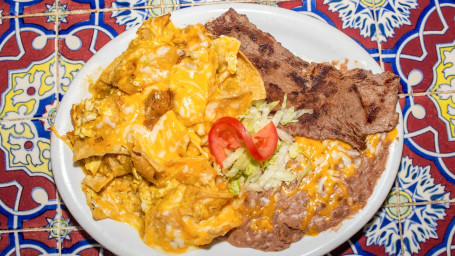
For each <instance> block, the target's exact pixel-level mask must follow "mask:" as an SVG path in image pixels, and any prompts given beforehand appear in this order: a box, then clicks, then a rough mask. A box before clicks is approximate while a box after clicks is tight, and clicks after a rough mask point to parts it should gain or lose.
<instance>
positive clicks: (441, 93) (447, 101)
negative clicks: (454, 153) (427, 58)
mask: <svg viewBox="0 0 455 256" xmlns="http://www.w3.org/2000/svg"><path fill="white" fill-rule="evenodd" d="M438 55H439V62H438V64H436V65H435V67H434V74H435V81H434V82H433V86H432V87H431V89H430V91H432V92H438V94H433V95H431V96H430V97H432V98H433V99H434V101H436V103H437V104H436V106H437V107H438V112H439V117H440V118H441V119H442V120H443V121H444V122H445V123H446V125H447V132H448V136H449V137H451V138H452V139H455V95H454V94H453V90H455V71H454V70H455V45H454V44H452V45H448V46H447V45H446V46H444V47H440V48H439V53H438ZM445 91H452V93H447V92H445Z"/></svg>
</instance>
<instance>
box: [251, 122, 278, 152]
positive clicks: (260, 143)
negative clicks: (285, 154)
mask: <svg viewBox="0 0 455 256" xmlns="http://www.w3.org/2000/svg"><path fill="white" fill-rule="evenodd" d="M253 142H254V144H255V145H256V147H257V150H258V151H259V153H260V154H261V156H267V158H266V159H264V160H259V159H258V158H257V157H255V156H253V157H254V158H255V159H256V160H258V161H265V160H267V159H269V158H270V157H271V156H272V155H273V153H274V152H275V150H276V147H277V146H278V133H277V131H276V127H275V125H274V124H273V122H270V123H269V124H268V125H266V126H264V128H262V129H261V130H259V131H258V132H257V133H256V134H255V135H253ZM250 153H251V152H250ZM251 155H253V154H251Z"/></svg>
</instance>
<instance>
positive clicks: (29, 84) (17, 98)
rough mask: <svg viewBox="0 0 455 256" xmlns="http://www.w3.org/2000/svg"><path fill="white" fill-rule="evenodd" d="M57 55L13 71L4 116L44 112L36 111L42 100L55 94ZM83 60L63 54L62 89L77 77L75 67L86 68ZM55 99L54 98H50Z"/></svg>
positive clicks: (0, 114) (18, 116)
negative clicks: (70, 58) (77, 60)
mask: <svg viewBox="0 0 455 256" xmlns="http://www.w3.org/2000/svg"><path fill="white" fill-rule="evenodd" d="M55 66H56V65H55V56H53V55H51V56H49V57H47V58H46V59H44V60H41V61H37V62H33V63H32V64H31V65H30V66H29V67H27V68H26V69H24V70H16V71H11V72H10V73H11V75H10V79H9V88H8V89H7V90H6V91H5V93H4V95H3V99H2V101H3V103H2V105H3V106H2V108H1V113H0V118H3V119H4V118H5V117H6V119H8V118H13V119H15V118H23V117H27V116H35V115H36V114H38V115H40V114H42V113H36V112H37V110H38V104H39V101H40V100H45V99H48V98H49V97H54V99H55V95H56V92H57V88H56V87H55V82H54V81H55V78H56V73H57V72H56V67H55ZM82 66H83V64H82V63H81V62H74V61H70V60H67V59H66V58H64V57H60V58H59V73H60V84H61V90H63V91H66V88H67V87H68V85H69V82H70V81H71V80H72V79H73V78H74V73H75V71H78V70H80V69H81V68H82ZM50 103H51V102H50Z"/></svg>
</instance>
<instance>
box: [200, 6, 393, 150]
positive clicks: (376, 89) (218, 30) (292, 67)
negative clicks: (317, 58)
mask: <svg viewBox="0 0 455 256" xmlns="http://www.w3.org/2000/svg"><path fill="white" fill-rule="evenodd" d="M206 28H207V29H208V30H209V31H211V32H212V33H213V34H214V35H217V36H221V35H226V36H231V37H235V38H237V39H239V40H240V41H241V46H240V50H241V51H242V52H243V53H244V54H245V56H247V58H248V59H249V60H250V61H251V63H252V64H253V65H254V66H255V67H256V69H257V70H258V71H259V73H260V74H261V76H262V79H263V80H264V85H265V88H266V92H267V98H266V100H267V101H268V102H271V101H276V100H282V99H283V97H284V95H285V94H287V97H288V101H287V106H288V107H290V106H293V107H295V108H296V109H302V108H307V109H313V114H304V115H303V116H302V117H300V118H299V120H298V122H297V123H292V124H288V125H286V126H283V127H282V129H284V130H285V131H287V132H288V133H289V134H291V135H293V136H305V137H309V138H313V139H340V140H342V141H345V142H347V143H349V144H351V145H352V146H353V147H354V148H356V149H364V148H365V147H366V143H365V138H366V136H367V135H368V134H374V133H378V132H386V131H390V130H391V129H393V128H394V127H395V126H396V124H397V122H398V113H397V112H396V111H395V108H396V103H397V100H398V97H397V96H398V87H399V85H400V79H399V76H397V75H394V74H393V73H391V72H383V73H381V74H373V73H372V72H370V71H367V70H363V69H352V70H348V71H346V72H341V71H339V70H338V69H336V68H335V67H334V66H332V65H329V64H327V63H308V62H306V61H303V60H302V59H300V58H298V57H297V56H295V55H294V54H292V53H291V52H290V51H289V50H287V49H286V48H284V47H283V46H282V45H281V44H280V43H279V42H277V41H276V40H275V38H273V36H272V35H270V34H268V33H265V32H263V31H261V30H259V29H258V28H257V27H256V26H255V25H254V24H252V23H251V22H249V20H248V18H247V17H246V16H245V15H240V14H238V13H237V12H236V11H235V10H234V9H229V11H227V12H226V13H224V14H223V15H221V16H220V17H218V18H217V19H215V20H213V21H212V22H209V23H207V24H206Z"/></svg>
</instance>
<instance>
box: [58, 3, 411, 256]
mask: <svg viewBox="0 0 455 256" xmlns="http://www.w3.org/2000/svg"><path fill="white" fill-rule="evenodd" d="M230 7H232V8H234V9H236V10H237V11H238V12H239V13H244V12H250V11H251V12H257V13H260V12H262V13H266V14H270V12H273V15H278V16H280V15H287V16H288V17H291V18H292V19H306V18H302V17H307V18H311V19H314V18H313V17H311V16H306V15H304V14H301V13H297V12H294V11H291V10H286V9H282V8H279V7H273V6H264V5H255V4H245V3H236V4H214V5H204V6H195V7H190V8H185V9H180V10H177V11H174V12H172V16H171V19H172V20H173V21H174V20H175V19H178V17H179V16H180V17H184V16H185V15H194V14H192V13H194V12H202V11H210V12H214V13H223V12H224V11H226V10H227V9H228V8H230ZM297 15H301V17H298V16H297ZM176 17H177V18H176ZM314 21H317V22H315V24H316V25H315V26H318V27H321V26H322V27H324V28H326V29H328V30H330V32H331V33H335V34H341V35H342V36H346V35H345V34H344V33H342V32H341V31H339V30H337V29H336V28H334V27H332V26H330V25H328V24H324V23H323V22H321V21H319V20H317V19H314ZM188 24H190V23H188ZM191 24H192V23H191ZM137 28H138V26H136V27H135V28H132V29H130V30H127V31H125V32H124V33H122V34H120V35H119V36H117V37H116V38H114V39H113V40H111V41H110V42H108V43H107V44H106V45H105V46H103V47H102V49H100V50H99V51H98V52H97V53H96V54H95V55H94V56H92V58H91V59H90V60H89V61H88V62H87V63H86V64H85V65H84V67H83V68H82V69H81V70H80V71H79V72H78V74H77V76H76V77H75V79H74V80H73V81H72V82H71V84H70V86H69V88H68V90H67V92H66V93H65V95H66V94H71V93H73V94H75V93H76V92H78V91H77V89H78V88H76V86H75V85H78V84H81V83H83V82H84V80H85V79H86V76H87V73H89V74H90V73H91V72H86V71H85V70H87V69H89V68H91V67H93V66H95V65H96V62H97V61H96V60H97V59H96V58H97V56H101V55H102V54H103V53H104V52H107V50H106V49H109V47H112V45H116V44H117V43H118V42H119V41H122V40H130V38H131V39H132V38H133V37H134V36H135V33H134V32H135V31H136V29H137ZM348 39H350V40H352V42H351V43H355V44H356V45H357V46H359V45H358V43H357V42H355V41H354V40H353V39H351V38H349V37H348ZM360 47H361V48H362V50H363V51H364V52H365V53H367V52H366V50H365V49H364V48H363V47H362V46H360ZM119 52H120V53H121V52H123V51H119ZM367 54H368V53H367ZM368 56H370V55H369V54H368ZM370 58H371V59H372V60H373V61H374V59H373V58H372V57H371V56H370ZM374 63H375V64H376V65H375V66H374V67H370V66H367V68H369V69H370V68H371V69H373V71H374V70H376V72H377V70H378V69H380V67H379V65H378V64H377V63H376V62H375V61H374ZM84 68H85V69H84ZM73 84H75V85H73ZM76 96H81V97H83V96H84V95H79V94H78V95H76ZM67 98H68V97H67ZM72 98H73V97H72ZM67 102H69V100H65V97H63V100H62V101H61V103H60V106H59V109H58V111H57V116H56V118H55V123H54V125H55V128H56V129H57V131H59V132H61V131H62V129H63V128H64V127H65V126H64V124H62V121H60V120H64V117H62V116H63V115H64V114H65V113H64V112H63V111H59V110H60V109H61V107H62V106H66V105H68V104H67ZM397 112H398V113H399V124H398V125H397V128H398V127H401V128H399V129H398V136H397V138H398V140H395V141H394V142H393V144H392V145H391V146H390V148H389V156H388V160H387V163H386V170H384V171H383V173H382V174H381V176H380V178H379V179H378V180H377V181H376V185H375V189H374V191H373V193H372V194H371V195H370V197H369V198H368V202H367V204H366V205H365V207H364V208H362V209H361V210H359V212H357V213H356V214H354V215H352V216H350V217H349V218H348V219H345V220H343V221H342V223H340V224H339V225H338V226H337V227H336V229H338V228H339V227H342V226H343V223H345V222H346V221H348V220H349V219H356V218H357V216H359V215H361V216H365V213H364V212H365V211H368V213H366V215H371V216H370V217H368V218H367V219H366V220H364V219H362V221H360V222H354V223H353V225H351V226H350V227H348V230H347V231H344V233H343V234H346V235H344V236H348V237H347V238H345V237H344V236H343V237H341V236H337V237H336V238H335V239H334V240H332V241H330V243H329V244H327V245H325V246H322V247H321V246H320V247H319V248H315V249H313V250H310V251H306V252H302V254H301V255H319V254H325V253H327V252H329V251H331V250H332V249H334V248H336V247H337V246H339V245H340V244H342V243H343V242H345V241H347V240H348V239H349V238H351V237H352V236H353V235H354V234H355V233H356V232H358V231H359V230H360V229H361V228H362V227H363V226H365V224H366V223H368V221H369V220H370V219H371V217H373V216H374V214H375V213H376V212H377V211H378V209H379V208H380V207H381V205H382V203H383V202H384V200H385V199H386V197H387V195H388V194H389V191H390V189H391V188H392V186H393V183H394V181H395V177H396V175H397V173H398V169H399V165H400V160H401V156H402V150H403V128H402V125H403V117H402V113H401V108H400V105H399V101H397ZM62 118H63V119H62ZM61 134H62V133H61ZM65 146H66V144H65V143H64V142H62V141H61V140H60V139H58V138H57V136H56V135H55V134H54V133H53V132H52V133H51V159H52V170H53V174H54V180H55V184H56V187H57V189H58V191H59V193H60V195H61V198H62V199H63V201H64V202H65V205H66V207H67V208H68V210H69V211H70V212H71V214H72V215H73V217H74V218H75V219H76V221H77V222H78V223H79V224H80V225H81V226H82V227H83V228H84V230H85V231H86V232H87V233H89V234H90V235H91V236H92V237H93V238H94V239H95V240H96V241H98V243H101V244H102V245H103V246H105V247H106V248H107V249H108V250H111V251H113V252H114V253H118V254H122V255H128V254H129V255H137V254H134V253H133V254H130V251H129V249H133V248H127V249H126V250H124V249H122V248H118V245H117V244H116V243H115V242H114V241H110V240H105V239H104V237H105V236H106V235H107V236H109V234H104V233H99V230H96V229H95V228H93V226H92V224H93V222H99V223H102V222H108V223H109V225H114V226H118V224H121V223H119V222H116V221H113V220H110V219H108V220H102V221H94V220H93V218H91V219H89V220H87V219H86V218H83V217H82V216H80V215H79V214H76V215H75V214H74V213H73V212H75V211H78V210H80V208H81V207H82V208H87V209H88V206H87V204H86V202H85V200H84V201H83V202H72V200H73V199H75V198H76V195H75V193H76V192H77V191H67V190H66V186H67V185H70V184H69V183H70V182H71V181H70V180H68V177H64V176H63V173H62V172H61V169H62V168H61V167H65V163H64V162H62V161H61V158H60V156H61V154H62V153H63V150H62V147H65ZM397 155H398V156H397ZM397 158H398V160H397ZM72 164H73V166H74V167H76V165H74V163H72ZM63 169H65V168H63ZM389 169H391V171H390V173H388V174H389V176H388V177H384V176H385V173H386V171H387V170H389ZM56 170H59V171H56ZM382 179H385V181H383V182H384V183H385V187H382V189H386V192H387V193H386V192H382V193H380V194H379V195H376V194H375V192H376V191H377V186H378V183H380V180H382ZM79 186H80V184H79ZM80 192H82V191H80ZM373 195H375V199H377V200H374V201H373V202H371V201H372V198H374V197H373ZM84 198H85V195H84ZM68 202H71V203H69V204H68ZM73 203H76V204H77V205H74V204H73ZM372 209H374V211H373V212H370V211H371V210H372ZM90 217H91V212H90ZM116 223H117V224H116ZM121 225H124V226H125V225H126V224H121ZM119 228H120V226H119ZM128 228H130V227H128ZM130 229H131V228H130ZM324 232H327V231H324ZM324 232H322V233H324ZM329 232H331V230H329ZM136 233H137V232H136ZM322 233H321V234H322ZM318 236H319V235H318ZM137 237H138V238H139V235H137ZM316 237H317V236H316ZM139 239H140V238H139ZM303 240H304V239H302V240H300V241H297V242H296V243H293V244H292V245H291V248H295V247H296V246H297V245H296V244H297V243H301V242H303ZM140 241H141V242H142V240H141V239H140ZM111 248H114V249H111ZM234 248H237V247H234ZM298 249H299V248H298ZM133 250H134V249H133ZM288 250H289V249H287V250H284V251H281V252H278V254H281V253H283V254H286V253H288V252H289V251H288ZM242 251H243V250H242ZM196 252H197V251H196ZM196 252H190V253H189V254H193V253H196ZM257 252H260V253H261V254H262V253H263V252H261V251H257V250H253V249H245V254H256V253H257ZM150 253H152V254H153V253H156V254H159V253H160V252H159V251H157V250H155V249H152V248H150ZM242 253H243V252H242Z"/></svg>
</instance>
